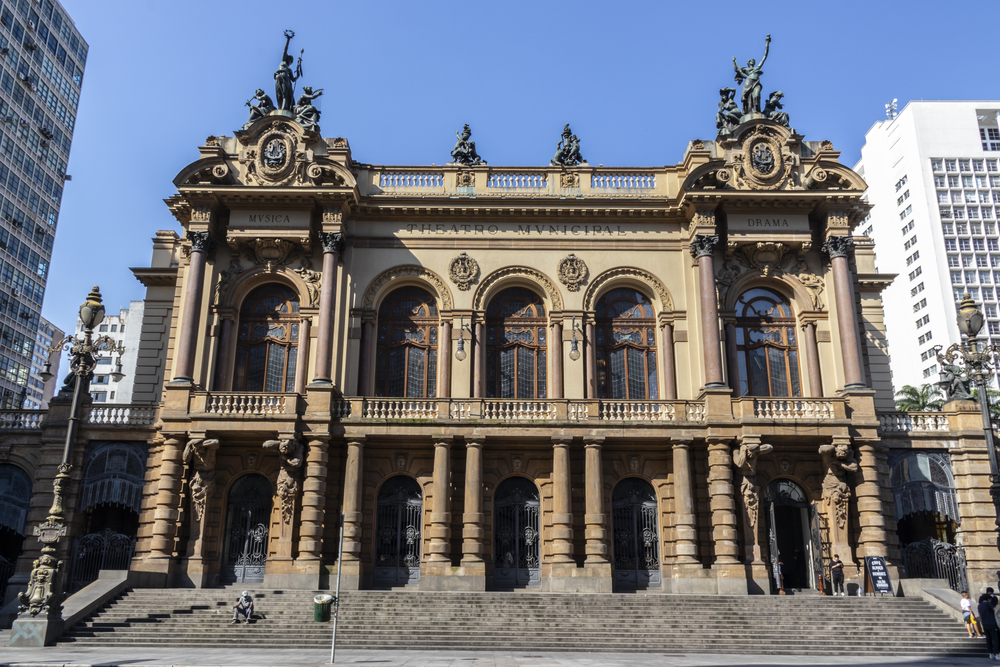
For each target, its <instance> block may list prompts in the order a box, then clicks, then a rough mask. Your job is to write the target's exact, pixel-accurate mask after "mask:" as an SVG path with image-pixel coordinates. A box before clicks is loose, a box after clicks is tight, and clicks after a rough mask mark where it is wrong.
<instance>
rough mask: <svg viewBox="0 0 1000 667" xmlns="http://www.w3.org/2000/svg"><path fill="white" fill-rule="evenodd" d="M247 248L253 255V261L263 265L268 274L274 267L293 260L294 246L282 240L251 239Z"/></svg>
mask: <svg viewBox="0 0 1000 667" xmlns="http://www.w3.org/2000/svg"><path fill="white" fill-rule="evenodd" d="M247 247H248V248H249V251H250V252H251V253H252V254H253V259H254V261H255V262H256V263H257V264H263V265H265V266H266V267H267V270H268V272H269V273H270V272H273V271H274V268H275V267H276V266H278V265H282V264H287V263H288V262H289V261H290V260H291V259H293V252H292V251H293V250H294V248H295V244H294V243H292V242H291V241H286V240H284V239H253V240H251V241H248V242H247ZM295 254H296V255H297V254H298V253H295Z"/></svg>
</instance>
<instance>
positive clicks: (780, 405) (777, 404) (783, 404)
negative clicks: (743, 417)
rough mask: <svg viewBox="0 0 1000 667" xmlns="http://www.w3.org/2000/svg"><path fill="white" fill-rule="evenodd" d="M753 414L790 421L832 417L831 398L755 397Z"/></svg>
mask: <svg viewBox="0 0 1000 667" xmlns="http://www.w3.org/2000/svg"><path fill="white" fill-rule="evenodd" d="M753 415H754V417H757V418H758V419H774V420H776V421H790V420H795V419H808V420H819V419H834V417H835V411H834V408H833V401H832V400H823V399H798V398H757V399H754V402H753Z"/></svg>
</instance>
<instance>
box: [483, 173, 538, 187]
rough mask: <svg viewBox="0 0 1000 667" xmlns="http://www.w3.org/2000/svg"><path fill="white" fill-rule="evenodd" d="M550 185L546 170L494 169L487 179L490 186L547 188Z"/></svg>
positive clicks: (487, 184) (487, 185)
mask: <svg viewBox="0 0 1000 667" xmlns="http://www.w3.org/2000/svg"><path fill="white" fill-rule="evenodd" d="M548 185H549V183H548V174H546V173H545V172H534V173H524V172H505V171H493V172H490V175H489V178H488V179H487V180H486V187H488V188H545V187H548Z"/></svg>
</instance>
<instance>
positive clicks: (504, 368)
mask: <svg viewBox="0 0 1000 667" xmlns="http://www.w3.org/2000/svg"><path fill="white" fill-rule="evenodd" d="M545 326H546V322H545V304H543V303H542V298H541V297H540V296H538V295H537V294H535V293H534V292H532V291H531V290H527V289H524V288H522V287H511V288H510V289H505V290H504V291H502V292H500V293H499V294H497V295H496V296H495V297H493V299H492V300H491V301H490V305H489V306H488V307H487V308H486V396H487V397H488V398H545V392H546V383H545V378H546V375H545V350H546V339H545Z"/></svg>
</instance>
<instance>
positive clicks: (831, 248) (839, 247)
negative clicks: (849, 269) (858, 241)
mask: <svg viewBox="0 0 1000 667" xmlns="http://www.w3.org/2000/svg"><path fill="white" fill-rule="evenodd" d="M853 247H854V238H852V237H850V236H831V237H830V238H828V239H827V240H826V243H824V244H823V247H822V248H821V250H822V251H823V252H825V253H826V254H828V255H829V256H830V258H831V259H833V258H834V257H847V256H848V255H849V254H850V253H851V248H853Z"/></svg>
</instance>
